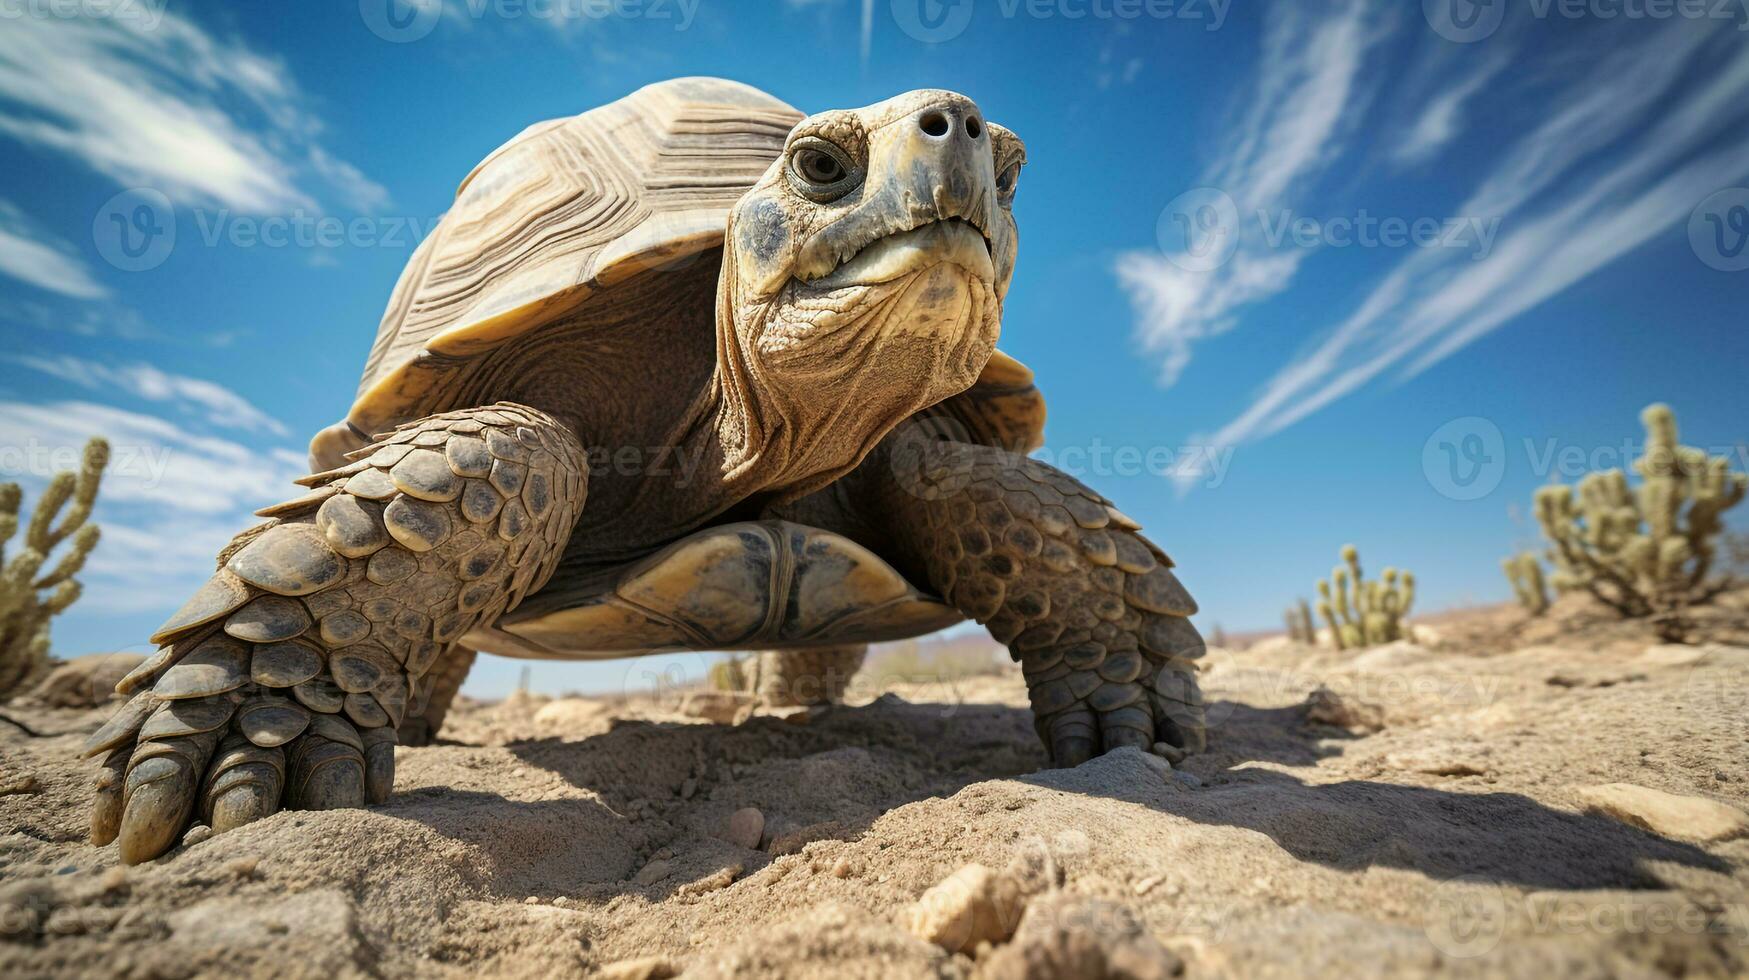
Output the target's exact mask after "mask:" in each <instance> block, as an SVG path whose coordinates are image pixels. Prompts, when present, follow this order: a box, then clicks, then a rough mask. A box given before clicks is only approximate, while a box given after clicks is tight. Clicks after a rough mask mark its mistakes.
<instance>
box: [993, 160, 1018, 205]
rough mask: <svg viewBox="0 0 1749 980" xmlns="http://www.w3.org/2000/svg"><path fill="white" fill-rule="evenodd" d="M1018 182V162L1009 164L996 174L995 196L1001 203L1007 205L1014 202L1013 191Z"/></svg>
mask: <svg viewBox="0 0 1749 980" xmlns="http://www.w3.org/2000/svg"><path fill="white" fill-rule="evenodd" d="M1019 183H1020V164H1018V163H1012V164H1009V165H1008V167H1007V168H1006V169H1004V170H1003V171H1002V172H1001V173H999V174H997V175H996V196H997V197H998V198H999V199H1000V200H1001V202H1002V205H1003V206H1004V207H1007V206H1008V205H1010V204H1013V203H1014V191H1015V189H1016V187H1017V186H1018V185H1019Z"/></svg>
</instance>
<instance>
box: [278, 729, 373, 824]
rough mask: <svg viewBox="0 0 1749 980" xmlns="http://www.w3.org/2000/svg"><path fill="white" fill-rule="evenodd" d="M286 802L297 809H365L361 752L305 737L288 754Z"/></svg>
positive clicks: (350, 747) (316, 738)
mask: <svg viewBox="0 0 1749 980" xmlns="http://www.w3.org/2000/svg"><path fill="white" fill-rule="evenodd" d="M286 802H288V803H290V804H291V805H292V806H294V807H297V808H298V809H300V810H340V809H346V808H349V807H362V806H364V753H362V752H360V751H359V750H358V749H356V748H354V747H352V746H351V745H347V744H345V743H342V742H331V741H328V740H327V739H325V738H322V737H320V736H317V735H305V736H304V737H303V738H302V739H300V740H299V741H298V744H297V748H296V749H294V750H293V751H292V753H291V785H290V787H289V792H288V793H287V800H286Z"/></svg>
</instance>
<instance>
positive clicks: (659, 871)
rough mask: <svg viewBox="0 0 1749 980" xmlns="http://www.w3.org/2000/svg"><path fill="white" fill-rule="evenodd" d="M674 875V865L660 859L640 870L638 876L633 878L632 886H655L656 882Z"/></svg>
mask: <svg viewBox="0 0 1749 980" xmlns="http://www.w3.org/2000/svg"><path fill="white" fill-rule="evenodd" d="M673 873H674V864H673V863H672V862H670V861H664V860H662V859H660V858H658V859H656V860H654V861H651V862H650V863H649V864H646V865H644V866H643V867H642V868H640V869H639V870H638V873H637V875H636V876H635V877H633V878H632V884H634V885H654V884H655V883H656V882H658V881H661V880H662V879H663V878H666V877H668V876H669V875H670V874H673Z"/></svg>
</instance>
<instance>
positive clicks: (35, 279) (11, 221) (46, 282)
mask: <svg viewBox="0 0 1749 980" xmlns="http://www.w3.org/2000/svg"><path fill="white" fill-rule="evenodd" d="M0 275H6V276H11V277H12V278H14V279H17V280H20V281H22V282H27V283H29V284H31V285H32V286H35V287H37V288H38V289H46V290H48V291H49V292H52V293H60V294H61V295H63V296H71V297H72V298H74V299H102V298H104V297H105V296H107V295H109V290H108V289H106V288H104V286H103V284H102V283H100V282H98V281H97V280H96V279H94V278H92V276H91V272H90V270H89V269H87V268H86V266H85V262H84V260H83V259H81V258H79V256H78V255H76V254H74V252H73V249H72V248H71V247H70V246H68V245H67V244H66V243H64V242H61V241H58V240H56V239H55V238H53V237H51V236H50V235H48V234H47V233H46V232H44V231H42V230H41V229H39V228H36V227H34V226H33V225H32V224H31V222H30V221H28V220H27V219H26V218H25V217H24V214H23V213H22V212H20V211H19V210H18V208H17V206H16V205H14V204H12V203H11V202H10V201H6V200H0Z"/></svg>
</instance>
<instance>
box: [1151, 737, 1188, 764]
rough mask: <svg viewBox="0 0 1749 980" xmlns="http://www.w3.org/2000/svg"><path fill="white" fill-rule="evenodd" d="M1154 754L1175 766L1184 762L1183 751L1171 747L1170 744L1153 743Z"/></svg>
mask: <svg viewBox="0 0 1749 980" xmlns="http://www.w3.org/2000/svg"><path fill="white" fill-rule="evenodd" d="M1154 754H1155V755H1157V756H1159V757H1160V758H1162V759H1165V760H1166V761H1167V762H1170V763H1172V764H1173V765H1175V766H1176V765H1178V764H1179V763H1180V762H1183V761H1184V755H1185V753H1184V750H1183V749H1181V748H1179V747H1178V746H1176V745H1173V744H1172V743H1171V742H1155V743H1154Z"/></svg>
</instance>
